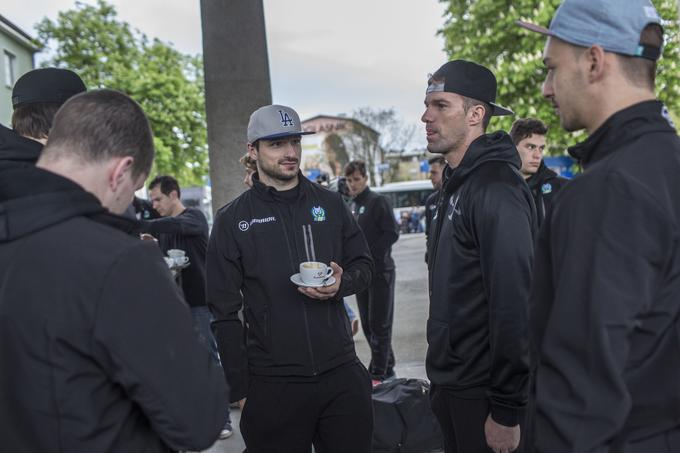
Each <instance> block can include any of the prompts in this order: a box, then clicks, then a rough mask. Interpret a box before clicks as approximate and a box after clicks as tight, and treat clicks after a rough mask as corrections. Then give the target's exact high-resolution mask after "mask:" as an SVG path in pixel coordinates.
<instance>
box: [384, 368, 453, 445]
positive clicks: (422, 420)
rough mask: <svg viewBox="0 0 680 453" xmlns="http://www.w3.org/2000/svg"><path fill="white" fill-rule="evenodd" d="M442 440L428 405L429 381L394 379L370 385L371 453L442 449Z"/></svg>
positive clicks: (437, 424)
mask: <svg viewBox="0 0 680 453" xmlns="http://www.w3.org/2000/svg"><path fill="white" fill-rule="evenodd" d="M443 449H444V440H443V437H442V433H441V428H440V427H439V423H438V422H437V420H436V419H435V417H434V414H433V413H432V409H431V407H430V383H429V382H427V381H424V380H422V379H395V380H392V381H389V382H385V383H383V384H379V385H376V386H375V387H374V388H373V453H429V452H433V451H442V450H443Z"/></svg>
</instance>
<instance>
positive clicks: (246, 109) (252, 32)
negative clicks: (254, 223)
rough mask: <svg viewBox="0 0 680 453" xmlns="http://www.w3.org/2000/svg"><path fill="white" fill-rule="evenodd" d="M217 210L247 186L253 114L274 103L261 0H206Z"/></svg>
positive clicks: (205, 59)
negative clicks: (245, 159)
mask: <svg viewBox="0 0 680 453" xmlns="http://www.w3.org/2000/svg"><path fill="white" fill-rule="evenodd" d="M201 22H202V26H203V67H204V69H205V98H206V99H205V100H206V112H207V120H208V145H209V147H210V180H211V183H212V203H213V212H215V211H217V209H219V208H220V207H222V206H223V205H225V204H226V203H228V202H229V201H231V200H233V199H234V198H236V197H237V196H238V195H240V194H241V193H242V192H243V191H244V190H245V186H244V185H243V183H242V181H243V176H244V169H243V166H242V165H241V164H239V162H238V159H239V157H241V156H242V155H243V153H245V152H246V142H247V140H246V129H247V127H248V119H249V118H250V114H251V113H252V112H253V111H254V110H256V109H257V108H259V107H261V106H263V105H267V104H271V103H272V94H271V85H270V81H269V59H268V56H267V39H266V35H265V25H264V9H263V5H262V0H201Z"/></svg>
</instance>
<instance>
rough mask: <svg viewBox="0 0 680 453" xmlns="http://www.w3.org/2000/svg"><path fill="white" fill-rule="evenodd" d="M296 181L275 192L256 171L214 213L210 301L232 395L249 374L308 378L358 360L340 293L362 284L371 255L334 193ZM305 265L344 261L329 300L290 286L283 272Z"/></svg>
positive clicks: (237, 395) (239, 392)
mask: <svg viewBox="0 0 680 453" xmlns="http://www.w3.org/2000/svg"><path fill="white" fill-rule="evenodd" d="M299 180H300V183H299V184H298V186H297V187H296V188H295V189H293V190H290V191H284V192H277V191H276V190H275V189H274V188H273V187H269V186H266V185H264V184H262V183H261V182H260V181H259V179H258V177H257V173H256V174H254V175H253V187H252V188H251V189H250V190H248V191H247V192H245V193H243V194H242V195H241V196H240V197H238V198H237V199H235V200H234V201H232V202H231V203H229V204H228V205H226V206H225V207H223V208H222V209H220V210H219V211H218V212H217V215H216V216H215V224H214V226H213V229H212V233H211V235H210V243H209V244H208V258H207V281H208V291H207V293H208V305H209V306H210V308H211V310H212V311H213V314H214V315H215V323H214V324H213V327H214V329H215V332H216V336H217V343H218V346H219V348H220V355H221V358H222V366H223V367H224V371H225V374H226V376H227V380H228V382H229V386H230V388H231V389H232V400H233V401H237V400H239V399H241V398H243V397H245V396H246V395H247V386H248V385H247V384H248V376H249V373H250V374H254V375H268V376H287V377H288V376H297V377H314V376H317V375H318V374H320V373H323V372H325V371H328V370H331V369H333V368H335V367H337V366H340V365H343V364H345V363H349V362H351V361H353V360H356V353H355V351H354V340H353V339H352V332H351V328H350V324H349V320H348V318H347V313H346V311H345V308H344V305H343V303H342V298H343V297H344V296H349V295H351V294H355V293H357V292H360V291H363V290H365V289H367V288H368V286H369V284H370V281H371V275H372V271H373V262H372V260H371V254H370V252H369V249H368V245H367V244H366V239H365V238H364V235H363V233H362V232H361V229H360V228H359V226H358V225H357V222H356V220H354V217H352V213H351V212H350V210H349V207H348V206H347V203H345V201H344V200H343V199H342V197H341V196H340V194H338V193H336V192H331V191H329V190H327V189H325V188H323V187H321V186H320V185H318V184H314V183H312V182H310V181H309V180H308V179H307V178H305V177H304V176H303V175H302V173H300V174H299ZM305 261H321V262H323V263H326V264H329V263H330V262H331V261H335V262H336V263H338V264H339V265H340V267H342V269H343V274H342V283H341V285H340V289H339V291H338V293H337V295H336V297H335V299H332V300H315V299H310V298H309V297H307V296H305V295H303V294H301V293H300V292H299V291H298V289H297V287H296V285H295V284H294V283H293V282H292V281H291V280H290V277H291V276H292V275H293V274H296V273H297V272H299V265H300V263H302V262H305ZM242 307H243V313H244V317H245V319H246V321H247V326H248V329H247V335H245V339H244V335H243V325H242V322H241V320H240V319H239V317H238V314H239V310H241V308H242ZM244 340H245V341H244Z"/></svg>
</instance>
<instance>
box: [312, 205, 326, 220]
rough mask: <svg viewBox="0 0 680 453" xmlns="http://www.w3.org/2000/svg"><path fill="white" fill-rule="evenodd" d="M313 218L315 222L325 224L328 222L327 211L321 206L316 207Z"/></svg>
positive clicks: (313, 209) (313, 210)
mask: <svg viewBox="0 0 680 453" xmlns="http://www.w3.org/2000/svg"><path fill="white" fill-rule="evenodd" d="M312 217H313V218H314V221H315V222H325V221H326V210H325V209H324V208H322V207H321V206H314V207H313V208H312Z"/></svg>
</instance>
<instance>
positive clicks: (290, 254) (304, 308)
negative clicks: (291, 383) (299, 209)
mask: <svg viewBox="0 0 680 453" xmlns="http://www.w3.org/2000/svg"><path fill="white" fill-rule="evenodd" d="M274 206H275V207H276V210H277V212H278V214H279V217H280V218H281V225H282V226H283V235H284V236H285V238H286V245H287V246H288V258H289V259H290V263H291V267H292V268H293V273H296V272H299V270H298V269H297V268H296V266H295V262H294V261H293V257H294V256H295V257H296V258H298V260H299V258H300V257H299V256H298V254H297V240H296V239H295V233H293V247H294V250H295V253H293V249H291V241H290V235H289V234H288V229H287V228H286V222H284V221H283V215H281V210H280V209H279V206H278V204H277V203H274ZM291 211H292V215H293V222H292V223H293V225H295V224H296V222H295V220H296V219H295V210H294V209H292V210H291ZM302 313H303V315H304V320H305V334H306V335H305V336H306V338H307V349H308V350H309V357H310V360H311V362H312V363H311V364H312V375H314V376H316V375H317V374H318V372H317V370H316V360H315V359H314V351H313V350H312V340H311V339H310V334H309V320H308V317H307V301H305V302H304V303H303V305H302Z"/></svg>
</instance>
